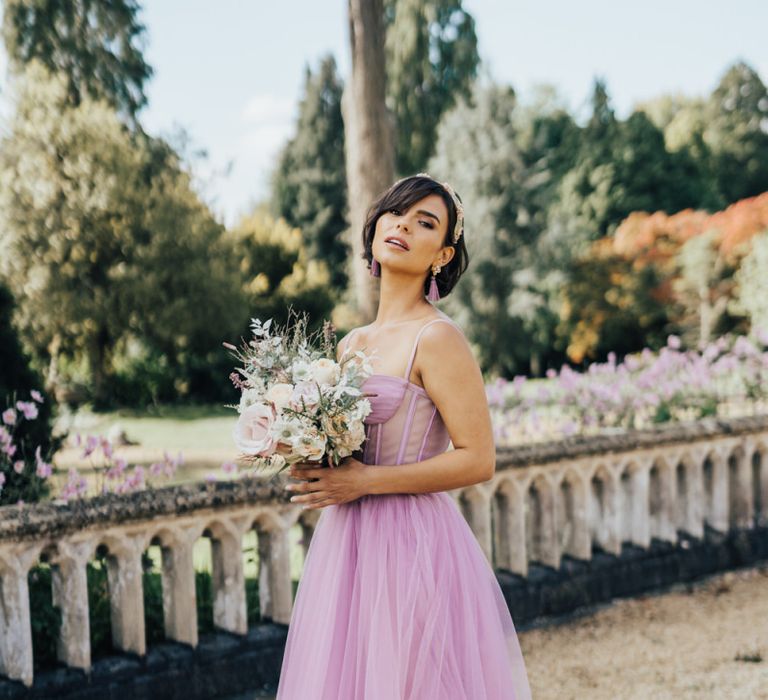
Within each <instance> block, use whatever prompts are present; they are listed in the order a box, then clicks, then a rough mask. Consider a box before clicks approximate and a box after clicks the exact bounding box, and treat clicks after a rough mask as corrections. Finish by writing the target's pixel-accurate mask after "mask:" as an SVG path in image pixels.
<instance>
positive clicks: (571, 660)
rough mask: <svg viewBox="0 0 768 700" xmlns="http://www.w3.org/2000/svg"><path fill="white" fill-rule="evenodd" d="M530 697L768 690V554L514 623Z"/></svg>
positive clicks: (743, 698)
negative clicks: (594, 606) (581, 610)
mask: <svg viewBox="0 0 768 700" xmlns="http://www.w3.org/2000/svg"><path fill="white" fill-rule="evenodd" d="M520 645H521V647H522V649H523V655H524V657H525V659H526V666H527V668H528V675H529V678H530V681H531V689H532V691H533V698H534V700H555V699H556V700H570V699H573V700H576V699H579V700H584V699H585V698H589V700H624V699H626V700H667V699H669V700H673V699H674V700H705V699H706V700H766V699H768V564H767V565H764V566H762V567H759V568H754V569H746V570H741V571H734V572H727V573H724V574H718V575H716V576H713V577H711V578H708V579H706V580H704V581H699V582H696V583H693V584H681V585H677V586H675V587H673V588H672V589H669V590H668V591H667V592H665V593H662V594H657V595H648V596H642V597H639V598H632V599H626V600H616V601H614V602H612V603H610V604H609V605H607V606H606V607H604V608H602V609H600V610H598V611H597V612H595V613H593V614H591V615H588V616H585V617H581V618H579V619H574V620H571V621H568V622H565V623H561V624H557V625H554V624H550V625H547V626H546V627H541V628H538V629H530V630H527V631H525V632H521V633H520Z"/></svg>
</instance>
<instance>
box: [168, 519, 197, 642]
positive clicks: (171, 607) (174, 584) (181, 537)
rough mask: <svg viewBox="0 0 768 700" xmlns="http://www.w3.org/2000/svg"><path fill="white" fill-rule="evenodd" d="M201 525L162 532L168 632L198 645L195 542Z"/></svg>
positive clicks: (171, 635) (178, 640) (170, 635)
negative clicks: (172, 533) (166, 534)
mask: <svg viewBox="0 0 768 700" xmlns="http://www.w3.org/2000/svg"><path fill="white" fill-rule="evenodd" d="M197 533H198V529H197V528H196V527H187V528H184V529H180V530H179V531H177V532H176V533H174V535H173V536H172V537H168V536H161V537H160V538H159V539H160V546H161V552H162V562H163V563H162V566H163V576H162V579H163V620H164V625H165V636H166V637H167V638H168V639H174V640H176V641H177V642H182V643H184V644H189V645H191V646H193V647H195V646H197V641H198V639H197V594H196V591H195V565H194V560H193V552H194V544H195V540H196V539H197Z"/></svg>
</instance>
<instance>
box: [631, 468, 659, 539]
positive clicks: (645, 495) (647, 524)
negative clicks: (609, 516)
mask: <svg viewBox="0 0 768 700" xmlns="http://www.w3.org/2000/svg"><path fill="white" fill-rule="evenodd" d="M652 466H653V460H652V459H650V458H645V459H640V458H635V460H634V462H633V463H632V464H630V465H629V466H628V467H627V469H628V473H629V483H630V491H631V499H630V503H629V509H630V513H629V522H630V526H629V530H630V536H629V540H630V542H632V544H635V545H637V546H638V547H648V545H650V543H651V517H650V509H649V507H648V504H649V499H650V470H651V467H652Z"/></svg>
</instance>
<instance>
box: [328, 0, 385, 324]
mask: <svg viewBox="0 0 768 700" xmlns="http://www.w3.org/2000/svg"><path fill="white" fill-rule="evenodd" d="M384 35H385V28H384V11H383V2H382V0H349V40H350V46H351V50H352V70H351V75H350V77H349V80H348V81H347V84H346V87H345V88H344V93H343V95H342V99H341V110H342V117H343V119H344V133H345V148H344V153H345V159H346V165H347V192H348V197H349V235H350V236H351V240H350V246H351V249H352V260H351V262H350V264H351V269H350V271H349V279H350V284H351V285H352V287H353V290H354V292H355V298H356V300H357V311H358V315H359V317H360V322H361V323H368V322H369V321H371V320H372V319H373V318H374V315H375V312H376V306H377V303H378V298H377V293H378V286H376V285H375V283H374V279H373V278H372V277H371V276H370V274H369V272H368V269H367V268H366V266H365V263H364V261H363V259H362V257H361V256H362V253H363V244H362V235H361V234H362V230H363V225H364V224H365V216H366V214H367V212H368V208H369V207H370V205H371V204H372V203H373V200H374V199H375V198H376V197H377V196H378V195H379V194H380V193H381V192H383V191H384V190H385V189H386V188H387V187H389V185H391V184H392V181H393V179H394V171H395V166H394V163H395V150H394V122H393V119H392V116H391V115H390V113H389V112H388V110H387V107H386V104H385V94H386V64H385V57H384Z"/></svg>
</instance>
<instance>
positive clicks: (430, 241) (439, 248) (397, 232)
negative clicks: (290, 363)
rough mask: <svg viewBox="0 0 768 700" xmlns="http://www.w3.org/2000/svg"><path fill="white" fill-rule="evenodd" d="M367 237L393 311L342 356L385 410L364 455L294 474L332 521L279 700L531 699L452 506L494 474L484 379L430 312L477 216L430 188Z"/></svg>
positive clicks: (513, 645) (387, 204)
mask: <svg viewBox="0 0 768 700" xmlns="http://www.w3.org/2000/svg"><path fill="white" fill-rule="evenodd" d="M362 236H363V248H364V258H365V260H366V262H367V263H368V264H369V265H370V271H371V274H373V275H374V276H377V277H380V281H381V290H380V300H379V306H378V310H377V314H376V319H375V320H374V321H373V322H372V323H371V324H369V325H367V326H362V327H360V328H356V329H354V330H353V331H351V332H350V333H349V334H347V336H346V337H345V338H344V339H343V340H342V341H341V343H339V348H338V353H339V358H340V357H341V356H342V354H343V353H345V352H352V351H355V350H365V351H366V352H367V353H372V354H373V359H372V365H373V369H374V373H373V374H372V375H371V376H370V377H368V379H367V380H366V382H365V385H364V390H365V391H366V393H367V394H369V397H370V401H371V407H372V410H371V413H370V414H369V416H368V417H367V418H366V440H365V442H364V444H363V447H362V448H361V450H360V451H359V452H358V453H355V454H354V455H352V456H351V457H347V458H346V459H344V460H343V461H342V462H341V464H340V465H339V466H338V467H336V468H326V467H317V464H316V463H314V464H310V463H301V464H297V465H294V467H293V468H292V470H291V471H290V474H291V475H292V476H294V477H295V480H294V481H293V482H291V483H290V484H288V485H287V486H286V488H287V489H289V490H291V491H292V493H293V494H294V495H293V496H292V498H291V501H292V502H293V503H296V504H298V505H300V506H301V507H302V508H303V509H320V510H321V514H320V517H319V518H318V520H317V524H316V526H315V531H314V534H313V536H312V539H311V541H310V545H309V548H308V550H307V556H306V560H305V562H304V570H303V573H302V577H301V580H300V582H299V587H298V589H297V592H296V598H295V601H294V607H293V612H292V616H291V622H290V625H289V628H288V636H287V639H286V646H285V652H284V656H283V662H282V668H281V672H280V680H279V686H278V691H277V700H313V699H317V700H501V699H508V700H526V699H529V698H530V697H531V692H530V688H529V684H528V678H527V674H526V670H525V664H524V661H523V656H522V653H521V650H520V646H519V642H518V638H517V634H516V631H515V627H514V624H513V621H512V618H511V615H510V612H509V609H508V607H507V605H506V602H505V600H504V596H503V594H502V591H501V588H500V586H499V584H498V581H497V579H496V576H495V574H494V572H493V569H492V567H491V564H490V563H489V561H488V559H487V558H486V556H485V554H484V553H483V551H482V549H481V547H480V545H479V543H478V541H477V539H476V538H475V535H474V534H473V532H472V531H471V529H470V528H469V525H468V524H467V522H466V520H465V519H464V517H463V516H462V514H461V511H460V510H459V508H458V507H457V505H456V502H455V501H454V499H453V497H452V496H451V495H450V494H449V493H448V492H449V491H452V490H454V489H460V488H462V487H468V486H472V485H473V484H478V483H482V482H485V481H488V480H489V479H491V478H492V477H493V475H494V471H495V446H494V441H493V432H492V427H491V419H490V414H489V411H488V404H487V399H486V394H485V385H484V382H483V377H482V373H481V371H480V368H479V366H478V364H477V362H476V360H475V358H474V356H473V354H472V351H471V348H470V346H469V343H468V342H467V340H466V338H465V336H464V334H463V332H462V330H461V328H460V327H459V326H458V325H457V324H456V323H454V322H453V321H452V320H451V319H450V318H449V317H448V316H447V315H446V314H444V313H443V312H442V311H439V310H438V309H436V308H435V307H434V306H433V304H432V302H433V301H436V300H437V299H439V298H442V297H444V296H446V295H447V294H449V293H450V292H451V290H452V289H453V288H454V286H455V285H456V283H457V282H458V280H459V278H460V277H461V275H462V273H463V272H464V271H465V270H466V268H467V265H468V255H467V249H466V246H465V242H464V211H463V205H462V203H461V200H460V199H459V197H458V196H457V195H456V193H455V192H454V191H453V189H452V188H451V187H450V185H448V184H447V183H440V182H438V181H436V180H435V179H433V178H431V177H430V176H429V175H427V174H425V173H419V174H418V175H414V176H411V177H407V178H403V179H402V180H399V181H398V182H396V183H394V184H393V185H392V186H391V187H390V188H388V189H387V190H386V191H385V192H384V193H383V194H382V195H381V196H380V197H379V198H378V199H377V201H376V202H375V203H374V204H373V206H372V207H371V209H370V211H369V215H368V217H367V221H366V224H365V227H364V229H363V232H362ZM450 446H452V449H449V447H450Z"/></svg>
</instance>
